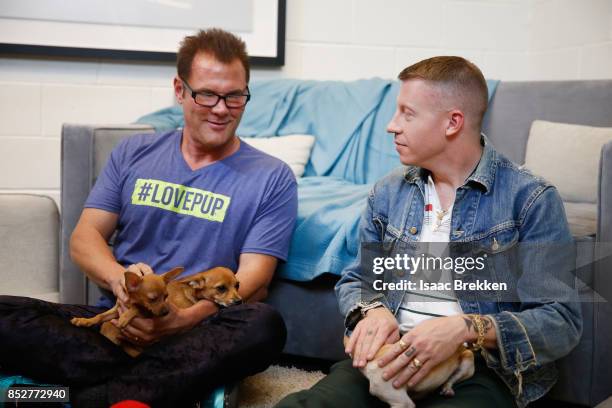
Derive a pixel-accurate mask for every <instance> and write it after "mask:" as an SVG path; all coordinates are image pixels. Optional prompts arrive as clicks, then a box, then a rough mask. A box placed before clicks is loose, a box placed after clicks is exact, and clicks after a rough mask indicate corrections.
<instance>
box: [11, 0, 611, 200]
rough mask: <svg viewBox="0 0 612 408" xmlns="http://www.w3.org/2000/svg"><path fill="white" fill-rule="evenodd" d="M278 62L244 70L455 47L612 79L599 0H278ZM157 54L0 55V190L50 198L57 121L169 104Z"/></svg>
mask: <svg viewBox="0 0 612 408" xmlns="http://www.w3.org/2000/svg"><path fill="white" fill-rule="evenodd" d="M287 3H288V4H287V42H286V65H285V66H284V67H283V68H282V69H276V70H275V69H267V70H261V69H260V70H255V71H254V72H253V74H252V76H253V78H270V77H294V78H305V79H321V80H324V79H341V80H351V79H357V78H368V77H374V76H379V77H384V78H395V77H396V75H397V73H398V72H399V71H400V70H401V69H402V68H404V67H405V66H407V65H409V64H411V63H414V62H416V61H418V60H420V59H423V58H427V57H430V56H434V55H441V54H446V55H449V54H454V55H462V56H465V57H466V58H468V59H470V60H472V61H473V62H475V63H476V64H477V65H479V66H480V67H481V69H482V70H483V72H484V74H485V76H486V77H487V78H497V79H502V80H546V79H593V78H612V1H610V0H581V1H579V0H427V1H426V0H419V1H417V0H379V1H374V0H287ZM173 75H174V67H173V66H172V65H169V64H127V63H110V62H100V61H87V62H85V61H59V60H45V59H20V58H0V119H2V121H1V125H0V154H1V157H2V160H0V192H6V191H13V192H17V191H33V192H40V193H44V194H48V195H51V196H52V197H54V198H55V199H56V201H58V203H59V184H60V182H59V180H60V166H59V164H60V139H59V136H60V132H61V124H62V123H66V122H73V123H74V122H78V123H129V122H132V121H134V120H135V119H136V118H138V117H139V116H141V115H143V114H146V113H149V112H151V111H153V110H156V109H159V108H162V107H165V106H168V105H170V104H171V103H172V101H173V97H172V89H171V81H172V77H173Z"/></svg>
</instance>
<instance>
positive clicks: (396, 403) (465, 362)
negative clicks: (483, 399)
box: [344, 337, 475, 408]
mask: <svg viewBox="0 0 612 408" xmlns="http://www.w3.org/2000/svg"><path fill="white" fill-rule="evenodd" d="M347 342H348V337H344V345H345V347H346V343H347ZM391 347H393V344H385V345H384V346H382V347H381V348H380V350H378V353H376V356H375V357H374V359H373V360H371V361H369V362H368V364H366V366H365V367H364V368H361V369H360V370H361V372H362V373H363V375H364V376H365V377H366V378H367V379H368V380H369V381H370V394H372V395H373V396H375V397H377V398H378V399H380V400H381V401H384V402H386V403H387V404H389V406H390V407H391V408H415V407H416V405H415V404H414V402H413V401H412V399H411V398H410V396H412V397H414V398H415V399H420V398H423V397H424V396H425V395H427V394H429V393H430V392H432V391H434V390H436V389H437V388H438V387H440V386H442V389H441V391H440V394H442V395H446V396H448V397H452V396H453V395H455V392H454V391H453V385H454V384H455V383H456V382H459V381H463V380H467V379H468V378H470V377H471V376H473V375H474V370H475V368H474V353H472V352H471V351H470V350H468V349H466V348H465V347H463V346H461V347H459V348H458V349H457V351H456V352H455V353H454V354H453V355H452V356H450V358H448V359H447V360H445V361H443V362H441V363H440V364H438V365H437V366H435V367H434V368H433V369H432V370H431V371H430V372H429V373H428V374H427V375H426V376H425V377H424V378H423V379H422V380H421V381H419V383H418V384H417V385H416V386H415V387H414V388H411V389H409V388H408V386H407V385H404V386H403V387H400V388H395V387H393V379H389V380H387V381H385V380H384V379H383V378H382V374H383V371H384V367H383V368H381V367H379V366H378V358H380V357H381V356H382V355H383V354H385V353H386V352H387V351H388V350H389V349H390V348H391Z"/></svg>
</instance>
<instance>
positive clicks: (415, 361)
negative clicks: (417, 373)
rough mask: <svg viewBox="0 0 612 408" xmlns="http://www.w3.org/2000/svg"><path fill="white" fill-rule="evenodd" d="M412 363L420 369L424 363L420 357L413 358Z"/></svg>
mask: <svg viewBox="0 0 612 408" xmlns="http://www.w3.org/2000/svg"><path fill="white" fill-rule="evenodd" d="M412 365H413V366H414V368H416V369H417V370H418V369H419V368H421V366H422V365H423V363H421V362H420V361H419V359H418V358H413V359H412Z"/></svg>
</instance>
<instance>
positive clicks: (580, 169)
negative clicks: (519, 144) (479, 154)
mask: <svg viewBox="0 0 612 408" xmlns="http://www.w3.org/2000/svg"><path fill="white" fill-rule="evenodd" d="M610 141H612V128H601V127H593V126H583V125H571V124H567V123H555V122H546V121H542V120H535V121H534V122H533V123H532V125H531V130H530V131H529V140H528V141H527V153H526V155H525V167H526V168H528V169H529V170H531V171H532V172H533V173H535V174H537V175H538V176H542V177H544V178H545V179H546V180H548V181H549V182H551V183H552V184H553V185H555V186H556V187H557V189H558V190H559V193H560V194H561V197H562V198H563V200H564V201H573V202H590V203H596V202H597V185H598V177H599V158H600V155H601V148H602V147H603V146H604V145H605V144H606V143H608V142H610Z"/></svg>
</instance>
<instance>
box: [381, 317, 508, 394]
mask: <svg viewBox="0 0 612 408" xmlns="http://www.w3.org/2000/svg"><path fill="white" fill-rule="evenodd" d="M472 319H473V316H472V315H454V316H445V317H438V318H433V319H429V320H426V321H424V322H422V323H421V324H419V325H417V326H416V327H415V328H414V329H412V330H410V331H409V332H408V333H406V334H405V335H404V336H403V337H402V338H401V340H400V341H399V342H397V344H395V345H394V346H393V347H391V348H389V350H388V351H387V352H386V353H385V354H383V355H382V356H381V357H380V358H379V359H378V366H379V367H386V368H385V370H384V371H383V379H384V380H389V379H393V386H394V387H395V388H399V387H402V386H404V385H405V384H406V383H408V387H409V388H412V387H414V386H415V385H416V384H418V383H419V381H421V380H422V379H423V378H424V377H425V376H427V374H429V372H430V371H431V369H432V368H433V367H435V366H437V365H438V364H440V363H441V362H443V361H445V360H447V359H448V358H449V357H450V356H452V355H453V354H454V353H456V352H457V349H458V348H459V347H461V346H462V345H463V344H464V343H476V342H477V339H478V330H477V329H476V327H475V325H474V323H473V320H472ZM481 319H482V321H483V322H485V323H484V333H485V337H484V346H485V347H487V348H495V347H496V335H495V330H491V328H492V323H491V321H490V320H489V318H488V317H486V316H482V317H481ZM415 362H418V363H419V364H415Z"/></svg>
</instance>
